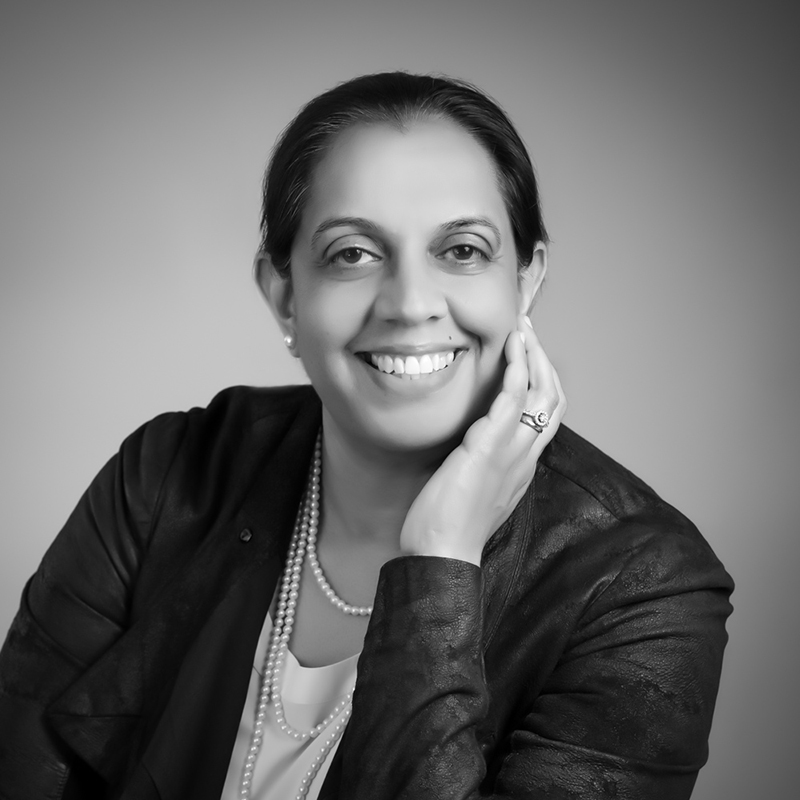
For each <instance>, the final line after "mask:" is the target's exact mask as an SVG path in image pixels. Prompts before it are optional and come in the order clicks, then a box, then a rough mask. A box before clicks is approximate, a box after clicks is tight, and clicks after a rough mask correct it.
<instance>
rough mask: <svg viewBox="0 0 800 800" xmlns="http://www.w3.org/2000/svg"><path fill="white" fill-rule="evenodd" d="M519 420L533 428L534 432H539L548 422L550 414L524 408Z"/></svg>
mask: <svg viewBox="0 0 800 800" xmlns="http://www.w3.org/2000/svg"><path fill="white" fill-rule="evenodd" d="M519 421H520V422H521V423H522V424H523V425H527V426H528V427H529V428H533V429H534V430H535V431H536V433H541V432H542V431H543V430H544V429H545V428H546V427H547V426H548V425H549V424H550V415H549V414H548V413H547V412H546V411H529V410H528V409H527V408H526V409H525V410H524V411H523V412H522V416H521V417H520V418H519Z"/></svg>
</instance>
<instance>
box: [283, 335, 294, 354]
mask: <svg viewBox="0 0 800 800" xmlns="http://www.w3.org/2000/svg"><path fill="white" fill-rule="evenodd" d="M283 343H284V344H285V345H286V348H287V349H288V350H289V352H292V351H293V350H294V345H295V340H294V335H293V334H291V333H287V334H286V336H284V337H283Z"/></svg>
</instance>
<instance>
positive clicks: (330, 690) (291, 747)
mask: <svg viewBox="0 0 800 800" xmlns="http://www.w3.org/2000/svg"><path fill="white" fill-rule="evenodd" d="M271 632H272V619H271V618H270V616H269V614H267V618H266V620H264V627H263V628H262V630H261V636H260V638H259V640H258V646H257V647H256V652H255V656H254V660H255V664H254V666H253V670H252V672H251V673H250V684H249V686H248V687H247V699H246V700H245V702H244V708H243V710H242V718H241V720H240V722H239V731H238V733H237V734H236V742H235V744H234V745H233V752H232V753H231V762H230V765H229V766H228V775H227V777H226V778H225V786H224V788H223V789H222V795H221V796H220V800H236V799H237V798H238V797H239V789H240V786H241V781H242V767H243V765H244V759H245V756H246V755H247V750H248V748H249V747H250V737H251V736H252V735H253V724H254V722H255V715H256V703H257V702H258V695H259V693H260V691H261V672H262V670H263V664H264V656H265V655H266V652H267V649H268V648H269V637H270V634H271ZM358 656H359V654H358V653H356V654H355V655H354V656H351V657H350V658H346V659H345V660H344V661H339V662H337V663H336V664H330V665H328V666H325V667H303V666H301V665H300V663H299V662H298V661H297V659H296V658H295V657H294V656H293V655H292V653H291V652H288V653H287V655H286V662H285V668H284V671H283V686H282V688H281V698H282V700H283V710H284V714H285V716H286V721H287V722H288V723H289V724H290V725H291V726H292V727H294V728H297V729H299V730H310V729H311V728H313V727H314V726H315V725H318V724H319V723H320V722H322V720H323V719H325V717H327V716H328V714H330V713H331V711H333V709H334V707H335V706H336V704H337V703H338V702H340V701H341V700H342V698H343V697H344V696H345V695H346V694H347V693H348V692H349V691H350V690H351V689H352V688H353V686H354V685H355V681H356V663H357V662H358ZM327 738H328V737H327V736H326V735H324V733H323V734H322V735H320V736H318V737H317V738H316V739H306V740H305V741H304V742H298V741H296V740H295V739H291V738H290V737H288V736H287V735H286V734H285V733H283V731H281V729H280V728H279V727H278V725H277V723H276V722H275V714H274V713H273V712H272V708H271V707H270V710H269V711H268V712H267V716H266V720H265V724H264V741H263V744H262V745H261V752H260V753H259V755H258V761H256V769H255V774H254V775H253V784H252V788H251V792H250V797H251V798H252V799H253V800H287V798H293V797H295V796H296V794H297V791H298V789H299V788H300V781H301V780H302V779H303V778H304V777H305V775H306V772H308V770H309V768H310V767H311V762H312V761H313V760H314V758H315V756H316V755H317V753H318V752H319V750H320V749H321V748H322V745H323V744H324V742H325V740H326V739H327ZM339 741H341V739H340V740H339ZM338 746H339V742H337V743H336V745H335V746H334V747H333V749H332V750H331V751H330V753H328V755H327V757H326V759H325V761H324V762H323V764H322V766H321V767H320V770H319V772H318V773H317V775H316V777H315V778H314V781H313V782H312V784H311V789H310V790H309V792H308V795H307V798H308V800H316V798H317V796H318V795H319V790H320V788H321V787H322V784H323V782H324V781H325V776H326V775H327V774H328V768H329V767H330V764H331V761H332V760H333V756H334V754H335V753H336V748H337V747H338Z"/></svg>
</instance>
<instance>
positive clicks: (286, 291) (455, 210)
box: [265, 121, 544, 453]
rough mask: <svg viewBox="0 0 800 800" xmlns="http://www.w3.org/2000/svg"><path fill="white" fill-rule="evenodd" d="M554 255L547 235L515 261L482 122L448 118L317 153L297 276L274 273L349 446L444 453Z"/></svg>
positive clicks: (386, 130) (291, 325) (497, 377)
mask: <svg viewBox="0 0 800 800" xmlns="http://www.w3.org/2000/svg"><path fill="white" fill-rule="evenodd" d="M543 261H544V254H543V251H542V250H541V249H540V250H539V251H537V254H536V257H535V259H534V262H533V264H532V267H531V269H530V270H529V271H526V272H523V273H519V274H518V269H517V253H516V248H515V246H514V237H513V233H512V229H511V224H510V221H509V218H508V213H507V211H506V208H505V204H504V202H503V199H502V197H501V194H500V190H499V188H498V181H497V176H496V173H495V169H494V165H493V163H492V161H491V160H490V158H489V157H488V155H487V154H486V153H485V151H484V150H483V148H482V147H481V146H480V145H479V144H478V142H477V141H476V140H475V139H474V138H473V137H472V136H470V135H469V134H467V133H466V132H465V131H463V130H462V129H461V128H459V127H457V126H456V125H454V124H452V123H449V122H443V121H424V122H418V123H415V124H413V125H412V126H411V127H410V128H409V129H407V130H406V131H405V132H401V131H399V130H397V129H395V128H392V127H390V126H384V125H369V126H366V125H364V126H357V127H354V128H351V129H349V130H347V131H345V132H344V133H343V134H341V135H340V136H339V137H338V138H337V140H336V141H335V143H334V145H333V147H332V148H331V149H330V151H329V152H328V153H327V155H326V156H325V158H324V159H323V160H322V162H321V163H320V164H319V166H318V167H317V169H316V171H315V173H314V176H313V180H312V183H311V191H310V193H309V197H308V200H307V204H306V207H305V209H304V212H303V216H302V220H301V224H300V228H299V231H298V233H297V236H296V237H295V241H294V243H293V247H292V253H291V280H290V281H286V280H284V279H280V278H275V276H274V275H273V277H272V281H273V284H277V285H273V286H272V287H271V288H270V289H267V288H265V292H266V293H267V294H268V296H269V297H270V302H271V304H272V306H273V308H274V309H276V314H277V315H278V317H279V320H280V321H281V322H282V324H283V326H284V327H285V328H288V329H290V330H291V331H292V332H293V333H294V334H295V336H296V341H297V352H298V354H299V356H300V357H301V359H302V361H303V365H304V367H305V369H306V371H307V372H308V375H309V377H310V379H311V382H312V384H313V385H314V387H315V389H316V390H317V392H318V393H319V395H320V397H321V399H322V401H323V405H324V408H325V412H326V419H325V424H326V426H327V425H334V426H336V428H337V429H338V433H339V434H341V435H344V436H346V437H347V438H348V440H350V441H351V442H353V443H354V444H357V443H361V444H364V445H368V446H372V447H375V446H377V447H379V448H380V449H382V450H391V451H409V450H414V451H430V452H431V453H435V452H439V451H441V450H442V449H443V448H450V447H452V446H453V445H454V444H455V443H456V442H457V441H459V440H460V437H461V436H463V433H464V431H465V430H466V428H467V427H468V426H469V425H470V424H471V423H472V422H473V421H474V420H475V419H476V418H477V417H478V416H480V415H481V414H483V413H484V412H485V411H486V410H487V408H488V405H489V403H490V402H491V400H492V399H493V398H494V396H495V394H496V393H497V391H498V389H499V387H500V382H501V378H502V373H503V370H504V368H505V358H504V355H503V346H504V343H505V340H506V337H507V336H508V334H509V332H510V331H512V330H514V329H515V327H516V316H517V314H519V313H520V312H522V311H526V310H527V309H528V307H529V305H530V303H531V302H532V299H533V294H534V293H535V291H536V288H537V287H538V284H539V282H540V280H541V277H543V272H544V263H543ZM268 271H269V270H268ZM326 430H327V428H326Z"/></svg>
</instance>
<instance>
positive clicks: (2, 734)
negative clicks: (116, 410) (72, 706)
mask: <svg viewBox="0 0 800 800" xmlns="http://www.w3.org/2000/svg"><path fill="white" fill-rule="evenodd" d="M183 429H184V424H183V421H182V419H181V416H180V415H164V416H163V417H159V418H157V419H156V420H154V421H153V422H151V423H148V425H146V426H143V427H142V428H140V429H139V430H138V431H136V432H135V433H134V434H132V435H131V436H130V437H129V438H128V439H126V441H125V442H124V443H123V445H122V447H121V448H120V451H119V452H118V453H117V455H115V456H114V457H113V458H112V459H111V460H110V461H109V462H108V463H107V464H106V465H105V467H104V468H103V469H102V470H101V471H100V473H99V474H98V476H97V477H96V478H95V480H94V481H93V482H92V484H91V486H90V487H89V488H88V490H87V491H86V493H85V494H84V495H83V497H82V498H81V500H80V502H79V503H78V505H77V507H76V508H75V510H74V511H73V513H72V514H71V515H70V517H69V519H68V521H67V523H66V525H65V526H64V528H63V529H62V530H61V532H60V533H59V535H58V537H57V538H56V539H55V541H54V542H53V544H52V545H51V546H50V548H49V549H48V551H47V553H46V554H45V556H44V558H43V559H42V562H41V564H40V565H39V568H38V570H37V571H36V573H35V574H34V575H33V577H32V578H31V579H30V580H29V581H28V583H27V585H26V586H25V589H24V591H23V594H22V600H21V604H20V608H19V611H18V612H17V615H16V617H15V618H14V620H13V622H12V624H11V628H10V629H9V632H8V635H7V637H6V641H5V644H4V645H3V649H2V651H1V652H0V798H2V800H12V798H13V800H27V799H28V798H30V800H33V799H34V798H36V800H43V799H46V800H51V798H52V799H53V800H55V799H56V798H61V797H79V798H91V797H99V796H101V795H100V794H97V792H100V791H102V787H101V786H100V784H99V783H98V779H97V778H96V777H93V776H92V775H90V774H88V772H87V771H85V770H84V769H83V765H82V764H80V763H77V762H76V761H75V760H74V759H73V758H72V757H71V755H70V753H69V752H68V751H67V749H66V748H65V747H64V745H63V744H62V743H61V741H60V739H59V738H58V737H57V736H56V735H55V733H54V732H52V731H51V730H50V729H49V727H48V725H47V722H46V719H45V711H46V709H47V707H48V705H49V704H50V703H51V702H52V701H53V700H55V699H56V698H57V697H58V696H59V695H60V694H61V693H62V692H63V691H64V690H65V689H66V688H67V687H68V686H69V685H70V684H71V683H72V682H73V681H74V680H75V679H76V678H77V677H78V676H79V675H80V674H81V673H82V672H83V671H85V669H86V668H87V667H88V666H89V665H90V664H92V663H93V662H94V661H95V660H96V659H97V658H98V657H99V656H100V655H102V653H103V652H104V651H105V650H106V649H108V647H110V646H111V645H112V644H113V643H114V642H115V641H116V640H117V639H118V638H119V636H120V635H121V634H122V632H123V631H124V630H125V628H126V626H127V621H128V613H129V603H130V596H131V591H132V587H133V585H134V582H135V580H136V576H137V572H138V568H139V564H140V561H141V556H142V553H143V551H144V549H145V548H146V546H147V535H148V532H149V525H150V520H151V518H152V514H153V507H154V504H155V502H156V498H157V496H158V493H159V488H160V483H161V482H162V480H163V477H164V475H165V474H166V470H167V467H168V465H169V463H170V460H171V458H172V456H173V455H174V453H175V451H176V448H177V444H178V442H179V441H180V439H181V436H182V433H183ZM80 787H82V788H80Z"/></svg>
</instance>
